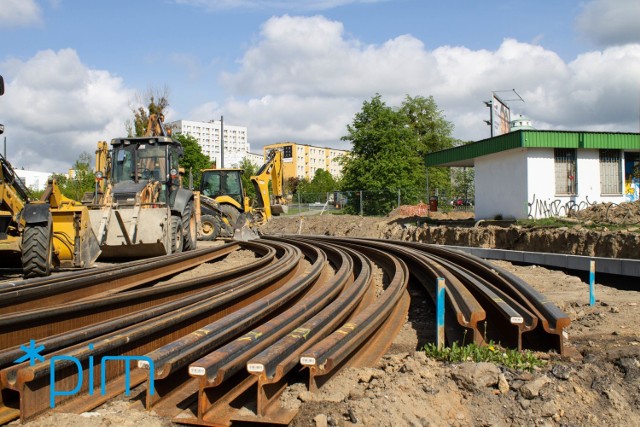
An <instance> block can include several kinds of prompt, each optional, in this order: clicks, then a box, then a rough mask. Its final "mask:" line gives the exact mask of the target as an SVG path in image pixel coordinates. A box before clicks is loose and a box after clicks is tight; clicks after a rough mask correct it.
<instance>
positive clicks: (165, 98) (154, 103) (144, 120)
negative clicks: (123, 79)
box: [126, 88, 169, 136]
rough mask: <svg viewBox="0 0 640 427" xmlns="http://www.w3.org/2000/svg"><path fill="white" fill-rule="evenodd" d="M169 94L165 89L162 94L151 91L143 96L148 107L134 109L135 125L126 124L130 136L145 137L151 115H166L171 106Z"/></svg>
mask: <svg viewBox="0 0 640 427" xmlns="http://www.w3.org/2000/svg"><path fill="white" fill-rule="evenodd" d="M168 92H169V91H168V89H167V88H164V90H163V91H162V92H161V93H160V92H157V93H154V91H153V90H149V91H147V93H145V94H144V95H143V97H144V99H145V101H143V102H146V105H147V107H146V108H145V107H143V106H139V107H138V108H133V109H132V112H133V115H134V119H133V124H131V123H130V122H128V123H127V124H126V127H127V132H128V133H129V136H144V134H145V132H146V131H147V125H148V123H149V116H150V115H151V114H158V115H162V116H163V115H164V112H165V110H166V109H167V107H168V106H169V95H168ZM141 103H142V102H141Z"/></svg>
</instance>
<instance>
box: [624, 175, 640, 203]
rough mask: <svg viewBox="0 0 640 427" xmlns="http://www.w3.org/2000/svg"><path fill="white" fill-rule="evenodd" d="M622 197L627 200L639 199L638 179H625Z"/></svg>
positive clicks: (639, 183)
mask: <svg viewBox="0 0 640 427" xmlns="http://www.w3.org/2000/svg"><path fill="white" fill-rule="evenodd" d="M624 197H625V199H626V200H627V202H635V201H636V200H640V179H638V178H630V179H628V180H627V181H625V185H624Z"/></svg>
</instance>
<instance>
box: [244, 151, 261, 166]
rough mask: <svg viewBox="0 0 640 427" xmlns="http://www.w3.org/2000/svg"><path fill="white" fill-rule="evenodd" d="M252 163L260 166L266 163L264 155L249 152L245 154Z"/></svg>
mask: <svg viewBox="0 0 640 427" xmlns="http://www.w3.org/2000/svg"><path fill="white" fill-rule="evenodd" d="M244 158H245V159H247V160H248V161H249V162H250V163H251V164H252V165H254V166H256V167H260V166H262V165H263V164H264V160H265V159H264V155H262V154H256V153H249V152H247V153H246V154H245V156H244Z"/></svg>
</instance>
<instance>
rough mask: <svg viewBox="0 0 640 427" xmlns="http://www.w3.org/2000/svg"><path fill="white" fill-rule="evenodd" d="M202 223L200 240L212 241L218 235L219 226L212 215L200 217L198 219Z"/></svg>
mask: <svg viewBox="0 0 640 427" xmlns="http://www.w3.org/2000/svg"><path fill="white" fill-rule="evenodd" d="M200 222H201V223H202V234H201V235H200V240H206V241H212V240H216V237H218V235H219V234H220V224H218V220H217V219H216V217H214V216H213V215H202V217H201V218H200Z"/></svg>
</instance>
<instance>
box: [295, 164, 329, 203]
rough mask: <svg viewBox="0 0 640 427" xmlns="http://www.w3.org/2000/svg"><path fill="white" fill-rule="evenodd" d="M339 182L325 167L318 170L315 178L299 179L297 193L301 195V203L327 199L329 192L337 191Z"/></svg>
mask: <svg viewBox="0 0 640 427" xmlns="http://www.w3.org/2000/svg"><path fill="white" fill-rule="evenodd" d="M337 188H338V183H337V182H336V180H335V179H334V178H333V176H332V175H331V174H330V173H329V172H327V171H325V170H324V169H318V170H316V173H315V175H314V176H313V179H312V180H311V181H309V180H308V179H306V178H302V179H298V180H297V186H296V193H297V194H299V195H300V202H301V203H313V202H319V201H325V200H326V195H327V193H330V192H332V191H335V190H336V189H337Z"/></svg>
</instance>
